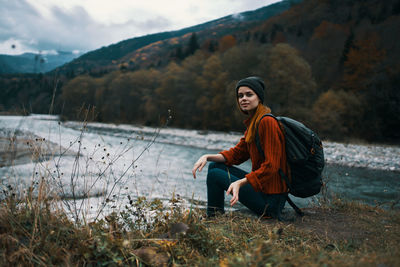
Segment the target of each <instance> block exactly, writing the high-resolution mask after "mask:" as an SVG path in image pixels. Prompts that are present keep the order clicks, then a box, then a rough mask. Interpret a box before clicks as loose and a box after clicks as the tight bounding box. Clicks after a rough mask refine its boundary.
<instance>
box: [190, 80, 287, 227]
mask: <svg viewBox="0 0 400 267" xmlns="http://www.w3.org/2000/svg"><path fill="white" fill-rule="evenodd" d="M264 88H265V85H264V82H263V81H262V80H261V79H260V78H258V77H247V78H245V79H242V80H240V81H239V82H238V83H237V85H236V96H237V98H236V100H237V103H238V106H239V108H240V110H241V111H242V112H243V113H244V114H246V115H248V118H247V119H246V120H245V121H244V123H245V125H246V127H247V129H246V131H245V133H244V136H243V137H242V138H241V139H240V141H239V143H238V144H237V145H236V146H235V147H233V148H231V149H229V150H224V151H222V152H220V153H219V154H206V155H203V156H201V157H200V158H199V160H198V161H197V162H196V163H195V164H194V166H193V169H192V173H193V177H194V178H196V171H201V170H202V169H203V168H204V166H205V165H206V163H207V161H212V162H213V163H211V164H210V165H209V168H208V173H207V199H208V203H207V215H208V216H210V217H211V216H215V214H216V213H217V212H221V213H223V212H224V191H225V190H226V194H227V195H229V194H231V195H232V198H231V200H230V204H231V206H233V205H235V203H236V202H237V201H239V202H241V203H242V204H243V205H245V206H246V207H248V208H249V209H250V210H252V211H253V212H255V213H256V214H257V215H259V216H263V217H265V218H271V217H272V218H277V219H280V214H281V211H282V209H283V207H284V205H285V202H286V195H287V187H286V184H285V182H284V181H282V179H281V177H280V175H279V173H278V170H279V169H280V168H281V169H282V170H283V171H284V172H285V174H288V172H287V164H286V157H285V140H284V135H283V133H282V131H281V129H280V127H279V124H278V122H277V121H276V120H275V119H274V118H272V117H269V116H267V117H264V118H263V119H262V120H260V119H261V117H262V116H263V115H264V114H266V113H270V112H271V110H270V109H269V108H268V107H266V106H264V105H263V103H264ZM257 125H258V129H259V136H260V142H261V146H262V148H263V151H264V156H261V154H260V152H259V151H258V149H257V146H256V144H255V134H256V129H257ZM249 158H250V160H251V163H252V171H251V172H250V173H246V172H245V171H243V170H241V169H239V168H237V167H233V166H232V165H239V164H241V163H243V162H245V161H246V160H248V159H249Z"/></svg>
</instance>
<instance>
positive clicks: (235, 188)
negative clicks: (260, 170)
mask: <svg viewBox="0 0 400 267" xmlns="http://www.w3.org/2000/svg"><path fill="white" fill-rule="evenodd" d="M247 183H248V181H247V178H246V177H245V178H243V179H240V180H237V181H235V182H233V183H231V184H230V186H229V188H228V190H227V191H226V194H227V195H229V194H232V198H231V206H233V205H235V204H236V202H238V200H239V189H240V188H241V187H242V186H244V185H245V184H247Z"/></svg>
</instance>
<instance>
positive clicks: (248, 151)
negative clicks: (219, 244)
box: [220, 117, 288, 194]
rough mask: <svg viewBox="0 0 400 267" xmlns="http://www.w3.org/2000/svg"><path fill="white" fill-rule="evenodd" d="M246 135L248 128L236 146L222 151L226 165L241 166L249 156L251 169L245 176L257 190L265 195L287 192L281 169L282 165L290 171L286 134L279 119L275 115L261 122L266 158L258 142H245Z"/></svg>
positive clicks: (260, 133)
mask: <svg viewBox="0 0 400 267" xmlns="http://www.w3.org/2000/svg"><path fill="white" fill-rule="evenodd" d="M249 122H250V119H248V120H246V121H245V122H244V123H245V124H246V126H248V124H249ZM246 134H247V130H246V132H245V134H244V136H243V137H242V138H241V139H240V141H239V143H238V144H237V145H236V146H235V147H233V148H231V149H229V150H224V151H222V152H220V153H221V154H222V155H223V156H224V157H225V159H226V162H225V164H226V165H229V166H231V165H238V164H241V163H243V162H245V161H246V160H248V159H249V158H250V159H251V163H252V171H251V172H250V173H248V174H247V175H246V178H247V180H248V181H249V183H250V184H251V186H252V187H253V188H254V190H255V191H257V192H263V193H266V194H281V193H286V192H287V187H286V183H285V182H283V181H282V179H281V177H280V175H279V172H278V170H279V168H281V169H282V170H283V172H284V173H285V174H286V175H287V174H288V171H287V164H286V156H285V155H286V153H285V137H284V135H283V133H282V130H281V129H280V127H279V125H278V122H277V121H276V120H275V119H274V118H272V117H264V118H263V119H262V120H261V122H260V124H259V135H260V141H261V146H262V148H263V150H264V158H262V157H261V155H260V152H259V151H258V150H257V146H256V144H255V142H252V143H246V141H245V137H246ZM239 178H240V177H239ZM242 178H244V177H242Z"/></svg>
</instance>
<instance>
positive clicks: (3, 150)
mask: <svg viewBox="0 0 400 267" xmlns="http://www.w3.org/2000/svg"><path fill="white" fill-rule="evenodd" d="M61 154H63V155H73V153H72V152H69V151H67V152H66V151H65V149H64V148H62V147H60V146H59V145H58V144H55V143H52V142H49V141H47V140H46V139H45V138H41V137H39V136H36V135H34V134H32V133H27V132H21V131H15V132H12V133H11V132H6V131H4V130H0V167H4V166H12V165H19V164H25V163H30V162H37V161H45V160H48V159H49V158H51V157H55V156H59V155H61Z"/></svg>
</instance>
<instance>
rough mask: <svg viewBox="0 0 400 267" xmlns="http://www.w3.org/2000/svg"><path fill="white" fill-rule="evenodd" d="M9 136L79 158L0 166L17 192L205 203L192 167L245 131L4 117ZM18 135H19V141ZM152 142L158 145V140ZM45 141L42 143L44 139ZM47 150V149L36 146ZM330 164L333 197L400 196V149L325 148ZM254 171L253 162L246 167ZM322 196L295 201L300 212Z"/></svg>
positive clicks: (0, 122) (2, 177)
mask: <svg viewBox="0 0 400 267" xmlns="http://www.w3.org/2000/svg"><path fill="white" fill-rule="evenodd" d="M0 129H1V130H2V132H3V134H4V133H7V134H8V135H12V134H13V133H15V131H16V130H18V132H19V135H20V137H19V138H32V137H33V136H35V137H41V138H45V139H46V140H47V141H50V142H52V143H56V144H57V146H58V147H59V148H58V149H57V151H56V152H60V151H61V152H64V151H68V152H73V154H75V155H76V154H77V152H79V155H80V156H79V159H78V160H77V157H76V156H71V155H69V156H62V157H61V156H58V155H57V154H55V155H54V156H53V157H50V158H49V159H48V160H47V161H42V162H40V163H37V162H36V163H35V162H28V163H25V164H19V165H14V166H4V167H1V168H0V181H1V185H0V186H2V187H3V188H5V187H6V186H7V185H13V186H15V187H19V188H20V190H24V189H26V188H27V187H28V186H32V185H34V186H35V185H37V183H38V181H40V179H43V178H44V179H47V180H48V181H49V183H50V184H51V185H52V186H53V187H52V190H53V193H54V194H58V195H60V194H61V195H62V196H64V197H71V196H75V197H78V198H86V197H88V196H96V195H106V196H107V198H114V199H116V201H117V200H118V199H119V200H121V199H126V196H127V195H130V196H132V197H138V196H146V197H147V198H161V199H170V198H171V197H172V196H175V197H176V196H180V197H181V198H183V199H194V200H199V201H200V202H201V201H203V202H204V201H205V200H206V197H207V196H206V184H205V179H206V173H207V171H206V170H203V171H202V172H201V173H199V175H198V177H197V179H193V177H192V174H191V169H192V167H193V164H194V162H195V161H196V160H197V159H198V158H199V157H200V156H201V155H202V154H205V153H214V152H218V151H220V150H221V149H224V148H229V147H231V146H233V145H234V144H235V143H236V142H237V141H238V139H239V137H240V134H239V133H222V132H201V131H195V130H182V129H171V128H164V129H161V130H160V129H158V130H157V129H155V128H149V127H136V126H131V125H114V124H102V123H89V124H87V125H84V124H82V123H79V122H59V121H58V119H57V117H56V116H46V115H31V116H26V117H22V116H0ZM17 137H18V136H17ZM153 141H154V142H153ZM38 142H41V141H38ZM36 145H38V146H39V145H43V144H39V143H38V144H36ZM324 147H325V154H326V160H327V165H326V168H325V170H324V181H325V182H326V184H327V188H328V192H329V194H335V195H336V196H338V197H340V198H346V199H351V200H361V201H364V202H366V203H368V204H371V205H376V204H382V203H388V202H391V203H393V202H395V201H398V200H399V198H400V193H399V192H400V191H399V189H400V160H399V159H400V148H399V147H392V146H390V147H377V146H373V147H371V146H366V145H364V146H363V145H345V144H339V143H332V142H324ZM241 167H242V168H244V169H246V170H249V169H250V163H249V162H246V163H244V164H242V165H241ZM317 199H318V198H309V199H306V200H303V199H296V198H295V202H297V203H299V204H300V206H306V205H309V204H310V201H311V202H312V201H317Z"/></svg>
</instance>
